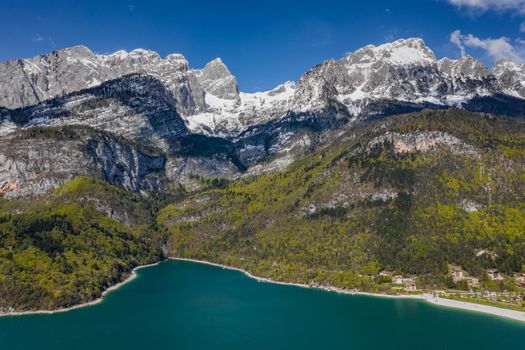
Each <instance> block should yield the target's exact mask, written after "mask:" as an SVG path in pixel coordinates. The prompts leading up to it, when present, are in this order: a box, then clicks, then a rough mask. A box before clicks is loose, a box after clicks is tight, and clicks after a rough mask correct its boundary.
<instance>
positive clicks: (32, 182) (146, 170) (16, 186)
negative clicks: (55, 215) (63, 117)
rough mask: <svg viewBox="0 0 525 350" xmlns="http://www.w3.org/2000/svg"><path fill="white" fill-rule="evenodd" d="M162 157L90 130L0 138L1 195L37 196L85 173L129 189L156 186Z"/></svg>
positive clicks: (32, 132) (24, 133)
mask: <svg viewBox="0 0 525 350" xmlns="http://www.w3.org/2000/svg"><path fill="white" fill-rule="evenodd" d="M164 167H165V157H164V156H163V155H161V154H160V153H159V154H152V153H148V152H145V151H143V150H140V149H139V148H137V147H136V146H134V145H133V144H131V143H128V142H126V141H124V140H122V139H120V140H119V139H118V138H116V137H114V136H113V135H111V134H107V133H100V132H97V131H95V130H92V129H89V128H88V129H86V128H78V127H67V128H45V129H44V128H35V129H29V130H26V131H19V132H16V133H12V134H10V135H9V136H5V137H3V138H0V184H1V185H0V186H1V188H2V192H3V193H4V195H5V197H8V198H9V197H19V196H26V195H38V194H43V193H46V192H49V191H50V190H52V189H54V188H56V187H58V186H60V185H62V184H64V183H65V182H67V181H69V180H71V179H72V178H74V177H76V176H80V175H87V176H91V177H94V178H98V179H102V180H105V181H107V182H110V183H112V184H117V185H120V186H122V187H124V188H126V189H128V190H130V191H141V190H148V189H155V188H158V187H159V186H160V185H161V184H162V182H163V181H164V180H163V179H164V177H165V175H164Z"/></svg>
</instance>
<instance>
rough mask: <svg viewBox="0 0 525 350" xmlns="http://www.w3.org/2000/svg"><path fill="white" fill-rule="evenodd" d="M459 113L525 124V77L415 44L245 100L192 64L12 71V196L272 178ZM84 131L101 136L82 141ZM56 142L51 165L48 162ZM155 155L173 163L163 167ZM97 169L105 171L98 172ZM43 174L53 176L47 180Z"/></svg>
mask: <svg viewBox="0 0 525 350" xmlns="http://www.w3.org/2000/svg"><path fill="white" fill-rule="evenodd" d="M449 106H453V107H458V108H463V109H466V110H470V111H474V112H484V113H493V114H505V115H509V116H515V117H524V116H525V65H519V64H515V63H513V62H511V61H508V60H502V61H499V62H497V64H496V65H495V66H494V68H493V69H492V70H490V69H489V68H487V67H486V66H485V65H484V64H483V63H481V62H480V61H478V60H476V59H474V58H472V57H468V56H467V57H462V58H461V59H458V60H450V59H447V58H443V59H441V60H437V59H436V57H435V55H434V53H433V52H432V50H431V49H430V48H428V47H427V46H426V45H425V43H424V42H423V40H421V39H417V38H416V39H402V40H398V41H395V42H393V43H389V44H384V45H380V46H372V45H370V46H366V47H364V48H362V49H359V50H357V51H355V52H353V53H351V54H349V55H347V56H346V57H344V58H342V59H340V60H329V61H326V62H324V63H322V64H319V65H317V66H315V67H313V68H312V69H310V70H309V71H308V72H306V73H305V74H304V75H303V76H302V77H301V78H300V79H299V81H298V82H297V83H295V82H285V83H284V84H281V85H279V86H277V87H276V88H274V89H272V90H270V91H264V92H257V93H243V92H239V89H238V86H237V81H236V79H235V77H234V76H233V74H232V73H231V72H230V70H229V69H228V68H227V67H226V65H225V64H224V63H223V62H222V61H221V60H220V59H215V60H213V61H211V62H209V63H208V64H207V65H206V66H205V67H204V68H202V69H190V67H189V64H188V62H187V61H186V59H185V58H184V57H183V56H182V55H180V54H171V55H168V56H166V57H165V58H161V57H160V56H159V55H158V54H157V53H155V52H153V51H148V50H143V49H136V50H133V51H131V52H126V51H118V52H115V53H113V54H109V55H97V54H95V53H93V52H91V51H90V50H89V49H87V48H86V47H84V46H75V47H72V48H68V49H63V50H59V51H55V52H51V53H49V54H47V55H42V56H37V57H33V58H30V59H20V60H14V61H9V62H5V63H2V64H0V141H1V140H8V141H5V142H4V145H6V146H5V149H4V150H3V151H2V152H0V153H1V154H0V158H2V157H3V158H2V162H3V163H4V165H5V166H4V168H3V172H1V173H0V187H1V186H3V185H2V184H11V185H12V186H11V185H9V186H8V187H9V188H16V190H14V191H12V192H10V195H13V196H17V195H23V194H24V193H32V192H34V193H37V192H38V193H43V192H45V191H48V190H50V189H52V188H54V187H56V186H58V185H60V184H61V183H63V182H64V181H66V180H67V179H69V178H71V176H73V175H81V174H99V176H100V177H102V178H103V179H105V180H107V181H110V182H114V183H118V184H121V185H122V186H125V187H127V188H130V189H132V190H143V189H151V188H155V186H157V185H156V184H161V183H163V182H164V180H165V179H166V180H168V181H175V182H180V183H188V182H191V179H192V177H193V175H194V174H199V175H203V176H208V177H217V176H218V177H226V178H235V177H238V176H241V175H242V174H258V173H261V172H265V171H272V170H274V169H280V168H283V167H284V166H286V165H288V164H290V163H291V162H292V161H293V160H294V159H295V158H296V157H297V156H300V155H302V154H305V153H307V152H309V151H310V150H312V149H313V148H315V147H316V145H318V144H322V142H323V140H324V139H326V138H327V137H328V138H329V137H330V135H333V134H334V133H335V134H336V133H337V132H339V131H340V129H339V128H340V127H341V126H343V125H345V124H349V123H350V126H351V123H352V122H354V121H362V120H366V119H369V118H379V117H385V116H388V115H394V114H400V113H407V112H412V111H419V110H422V109H425V108H431V109H441V108H446V107H449ZM36 127H44V128H43V129H42V128H36ZM45 127H55V129H47V128H45ZM84 127H89V128H90V130H91V131H90V132H89V133H85V132H83V131H78V128H84ZM35 128H36V129H35ZM28 130H35V132H34V133H29V134H24V132H26V131H28ZM46 130H47V131H46ZM53 130H55V131H53ZM71 130H73V131H71ZM80 130H82V129H80ZM72 132H74V133H76V134H75V135H77V136H76V139H73V140H72V139H70V138H69V136H68V135H70V134H71V133H72ZM97 132H100V133H101V135H98V136H97ZM17 135H25V136H24V137H25V138H24V139H23V144H24V147H19V146H16V145H17V144H18V143H20V142H21V141H20V140H21V139H20V138H19V136H17ZM42 135H44V136H45V137H44V136H42ZM57 135H59V136H57ZM79 135H80V136H79ZM42 137H44V138H45V139H46V140H47V141H45V142H46V144H47V146H46V147H48V148H49V149H51V150H53V151H52V152H51V153H49V152H47V153H45V152H43V151H42V150H41V149H40V146H39V145H41V144H42ZM64 137H65V139H64ZM100 140H104V142H102V143H101V141H100ZM15 141H16V142H15ZM94 144H100V145H103V146H100V147H102V148H101V150H104V151H103V152H102V151H101V152H102V153H100V152H99V153H100V155H97V154H98V153H96V152H92V151H89V152H88V151H86V150H87V148H86V147H88V146H89V147H91V145H94ZM86 145H88V146H86ZM123 145H128V146H123ZM108 147H109V148H108ZM150 148H152V149H155V150H156V151H155V152H153V153H154V156H155V157H160V158H159V160H155V161H154V162H153V163H154V165H151V164H153V163H152V162H151V161H150V160H151V159H150V158H151V157H150V158H148V157H146V155H147V154H149V153H148V152H147V151H145V150H148V149H150ZM123 149H126V150H125V152H124V151H122V152H123V153H122V152H121V150H123ZM59 150H62V151H59ZM57 152H58V154H55V153H57ZM60 152H62V153H64V155H67V157H66V158H67V159H73V158H75V157H76V156H74V155H75V154H80V153H78V152H81V153H82V157H80V156H79V157H80V158H78V159H82V161H79V162H73V161H67V162H65V163H64V162H58V163H57V161H56V160H52V159H55V158H56V159H59V158H60V157H61V155H60ZM144 152H146V153H144ZM150 153H151V152H150ZM57 157H58V158H57ZM97 157H98V158H97ZM66 158H65V159H66ZM99 158H100V159H99ZM60 159H61V158H60ZM89 159H93V162H95V163H96V162H99V163H100V164H99V163H96V164H99V165H97V166H95V165H93V166H91V165H90V166H87V165H86V164H87V163H89V162H90V161H89ZM152 159H153V158H152ZM155 159H157V158H155ZM146 160H147V161H146ZM150 163H151V164H150ZM31 164H46V168H45V169H47V170H45V171H47V174H48V175H47V177H45V176H44V177H42V176H41V173H40V172H39V171H40V170H38V169H44V168H41V167H40V168H39V167H36V168H34V167H33V168H32V167H31ZM53 164H57V169H54V168H53ZM24 169H29V170H24ZM52 169H53V171H51V170H52ZM42 171H44V170H42ZM26 172H29V173H30V174H29V175H28V174H26ZM49 174H51V175H49ZM15 185H16V186H15Z"/></svg>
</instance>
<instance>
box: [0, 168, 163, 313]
mask: <svg viewBox="0 0 525 350" xmlns="http://www.w3.org/2000/svg"><path fill="white" fill-rule="evenodd" d="M87 195H89V200H86V196H87ZM105 202H106V203H105ZM108 205H109V206H110V207H109V206H108ZM0 207H1V208H2V214H0V305H1V306H2V309H3V310H6V311H8V310H10V309H16V310H36V309H39V310H42V309H43V310H52V309H57V308H63V307H69V306H72V305H76V304H80V303H84V302H87V301H91V300H94V299H96V298H98V297H99V296H100V295H101V293H102V291H103V290H104V289H106V288H108V287H109V286H111V285H113V284H115V283H118V282H119V281H121V280H123V279H124V278H125V277H126V276H127V275H128V274H129V273H130V271H131V269H133V268H134V267H136V266H138V265H143V264H147V263H152V262H156V261H159V260H160V259H162V258H163V257H164V252H163V250H162V248H163V246H164V245H165V237H163V236H162V234H160V233H159V232H158V231H157V230H155V229H154V227H153V226H152V225H151V224H149V223H148V222H147V221H148V220H147V216H146V220H144V217H141V216H142V215H143V214H146V213H148V211H146V210H145V206H144V204H143V203H141V202H140V200H139V197H136V198H135V195H133V194H131V193H129V192H125V191H124V190H122V189H120V188H116V187H113V186H110V185H107V184H105V183H102V182H99V181H96V180H93V179H90V178H86V177H80V178H76V179H75V180H73V181H71V182H69V183H67V184H66V185H64V186H62V187H61V188H59V189H58V190H57V191H56V192H55V193H54V194H53V195H51V196H50V197H49V198H46V199H45V200H44V199H32V200H29V202H28V201H27V200H25V199H22V200H14V201H5V200H3V201H2V202H1V205H0ZM22 207H24V208H25V210H24V211H23V212H19V209H20V208H22ZM102 208H111V212H112V213H118V212H119V211H122V212H125V213H126V215H127V219H128V220H127V222H128V223H129V224H130V225H125V224H123V223H121V222H119V221H117V220H116V219H114V218H111V217H110V216H108V215H106V213H104V212H103V211H101V209H102ZM97 209H98V210H97ZM116 215H117V216H118V215H119V214H116ZM148 215H149V214H148ZM132 216H136V217H135V218H131V217H132Z"/></svg>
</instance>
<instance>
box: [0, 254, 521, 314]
mask: <svg viewBox="0 0 525 350" xmlns="http://www.w3.org/2000/svg"><path fill="white" fill-rule="evenodd" d="M167 260H178V261H187V262H192V263H197V264H204V265H210V266H214V267H220V268H222V269H225V270H232V271H238V272H241V273H242V274H244V275H245V276H247V277H249V278H251V279H254V280H256V281H257V282H262V283H270V284H276V285H282V286H293V287H299V288H306V289H313V290H320V291H326V292H334V293H338V294H344V295H364V296H370V297H375V298H395V299H416V300H424V301H426V302H429V303H431V304H432V305H434V306H436V307H446V308H453V309H460V310H464V311H465V310H466V311H471V312H478V313H484V314H489V315H493V316H498V317H502V318H506V319H512V320H515V321H521V322H525V312H521V311H516V310H510V309H503V308H498V307H495V306H489V305H482V304H476V303H468V302H464V301H457V300H451V299H446V298H440V297H436V296H434V295H432V294H396V295H393V294H384V293H368V292H360V291H350V290H345V289H341V288H336V287H326V286H310V285H308V284H303V283H294V282H281V281H274V280H272V279H269V278H266V277H259V276H255V275H253V274H251V273H250V272H248V271H246V270H243V269H241V268H238V267H233V266H227V265H222V264H218V263H213V262H209V261H205V260H198V259H189V258H176V257H169V258H167V259H165V260H162V261H158V262H156V263H152V264H147V265H140V266H137V267H135V268H133V270H131V272H130V274H129V276H128V277H127V278H126V279H124V280H122V281H121V282H119V283H117V284H114V285H112V286H110V287H108V288H107V289H105V290H104V291H103V292H102V294H101V296H100V297H99V298H97V299H95V300H93V301H89V302H87V303H83V304H79V305H74V306H70V307H67V308H62V309H57V310H36V311H13V312H0V317H9V316H25V315H50V314H57V313H63V312H69V311H73V310H76V309H80V308H84V307H88V306H93V305H96V304H99V303H101V302H102V301H104V299H105V297H106V296H107V295H108V294H109V293H111V292H112V291H114V290H117V289H118V288H120V287H122V286H123V285H125V284H126V283H128V282H131V281H132V280H134V279H135V278H136V277H137V271H138V270H140V269H143V268H147V267H151V266H156V265H159V264H161V263H163V262H165V261H167Z"/></svg>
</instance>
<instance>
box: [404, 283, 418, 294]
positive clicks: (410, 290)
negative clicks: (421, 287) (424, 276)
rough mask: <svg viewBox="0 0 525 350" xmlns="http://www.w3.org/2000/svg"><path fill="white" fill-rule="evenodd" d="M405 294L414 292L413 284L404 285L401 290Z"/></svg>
mask: <svg viewBox="0 0 525 350" xmlns="http://www.w3.org/2000/svg"><path fill="white" fill-rule="evenodd" d="M403 290H404V291H405V292H415V291H416V290H417V287H416V284H415V283H408V284H405V287H404V288H403Z"/></svg>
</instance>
